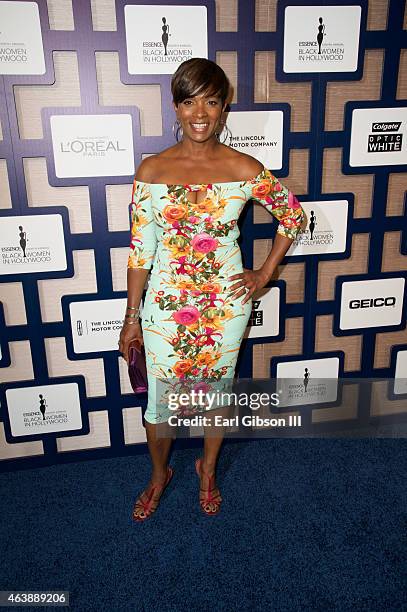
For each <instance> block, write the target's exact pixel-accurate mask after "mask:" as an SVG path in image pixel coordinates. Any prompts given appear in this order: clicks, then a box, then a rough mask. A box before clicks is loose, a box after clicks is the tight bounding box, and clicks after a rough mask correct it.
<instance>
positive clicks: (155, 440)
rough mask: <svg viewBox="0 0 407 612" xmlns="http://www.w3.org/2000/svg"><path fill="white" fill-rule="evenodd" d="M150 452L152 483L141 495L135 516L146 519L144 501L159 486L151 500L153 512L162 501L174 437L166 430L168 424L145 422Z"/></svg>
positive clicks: (134, 511) (135, 506) (135, 508)
mask: <svg viewBox="0 0 407 612" xmlns="http://www.w3.org/2000/svg"><path fill="white" fill-rule="evenodd" d="M145 425H146V435H147V444H148V450H149V453H150V459H151V463H152V473H151V478H150V481H149V483H148V485H147V487H146V488H145V489H144V491H143V492H142V493H141V494H140V495H139V497H138V498H137V501H136V503H135V505H134V510H133V515H134V516H135V517H140V518H144V517H145V511H144V508H143V504H142V503H141V502H142V501H146V500H147V499H148V497H149V494H150V493H151V490H152V487H154V486H157V485H159V486H158V487H157V488H156V491H155V492H154V495H153V497H152V500H151V506H150V507H151V510H152V511H154V510H155V509H156V508H157V506H158V503H159V501H160V497H161V494H162V492H163V489H162V488H161V487H162V485H164V483H165V480H166V478H167V475H168V471H167V468H168V455H169V452H170V449H171V443H172V437H171V435H170V433H171V432H170V429H166V424H163V423H160V424H159V425H158V424H155V423H149V422H148V421H145Z"/></svg>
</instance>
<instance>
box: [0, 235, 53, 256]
mask: <svg viewBox="0 0 407 612" xmlns="http://www.w3.org/2000/svg"><path fill="white" fill-rule="evenodd" d="M29 242H30V238H29V237H28V236H27V231H26V229H25V228H24V226H23V225H19V226H18V232H17V231H16V233H15V244H14V245H9V246H2V247H1V262H2V264H3V265H12V264H31V263H40V262H44V261H51V249H50V247H49V246H29ZM17 244H18V246H17Z"/></svg>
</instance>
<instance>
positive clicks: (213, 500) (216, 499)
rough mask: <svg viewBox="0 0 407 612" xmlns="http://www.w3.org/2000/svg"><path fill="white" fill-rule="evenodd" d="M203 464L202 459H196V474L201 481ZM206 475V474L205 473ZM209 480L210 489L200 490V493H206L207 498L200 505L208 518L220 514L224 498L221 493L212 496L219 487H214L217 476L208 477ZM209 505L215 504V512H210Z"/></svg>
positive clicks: (200, 500)
mask: <svg viewBox="0 0 407 612" xmlns="http://www.w3.org/2000/svg"><path fill="white" fill-rule="evenodd" d="M201 464H202V457H198V458H197V459H195V470H196V473H197V474H198V476H199V479H200V478H201ZM203 473H204V474H205V472H203ZM206 476H207V478H209V489H208V490H206V489H201V488H200V489H199V490H200V491H202V492H204V493H206V496H205V497H204V498H203V499H199V505H200V506H201V510H202V511H203V513H204V514H206V515H208V516H212V515H214V514H218V512H219V510H220V504H221V501H222V496H221V495H220V493H218V494H217V495H215V496H214V495H212V492H213V491H215V489H216V488H217V487H214V486H213V485H214V484H215V476H214V475H212V476H208V475H206ZM209 504H214V505H215V506H216V507H215V510H210V509H209V508H208V506H209Z"/></svg>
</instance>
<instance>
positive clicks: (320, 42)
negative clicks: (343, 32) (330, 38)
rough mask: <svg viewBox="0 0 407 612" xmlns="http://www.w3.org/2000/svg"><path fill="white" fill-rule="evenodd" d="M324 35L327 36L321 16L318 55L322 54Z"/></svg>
mask: <svg viewBox="0 0 407 612" xmlns="http://www.w3.org/2000/svg"><path fill="white" fill-rule="evenodd" d="M324 36H326V34H325V24H324V23H322V17H320V18H319V26H318V35H317V41H318V55H321V44H322V41H323V40H324Z"/></svg>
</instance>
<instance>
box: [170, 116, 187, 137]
mask: <svg viewBox="0 0 407 612" xmlns="http://www.w3.org/2000/svg"><path fill="white" fill-rule="evenodd" d="M172 133H173V135H174V138H175V140H176V141H177V142H179V141H180V140H182V138H183V136H184V130H183V129H182V125H181V124H180V122H179V121H178V119H176V120H175V121H174V123H173V124H172Z"/></svg>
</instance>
